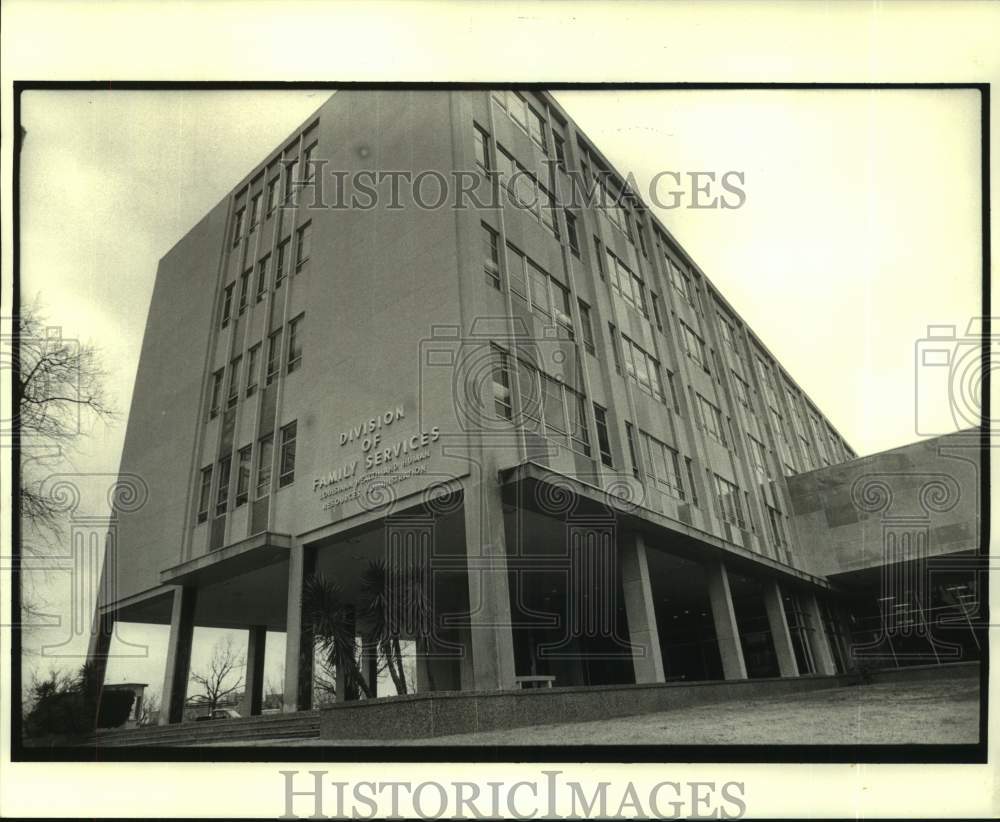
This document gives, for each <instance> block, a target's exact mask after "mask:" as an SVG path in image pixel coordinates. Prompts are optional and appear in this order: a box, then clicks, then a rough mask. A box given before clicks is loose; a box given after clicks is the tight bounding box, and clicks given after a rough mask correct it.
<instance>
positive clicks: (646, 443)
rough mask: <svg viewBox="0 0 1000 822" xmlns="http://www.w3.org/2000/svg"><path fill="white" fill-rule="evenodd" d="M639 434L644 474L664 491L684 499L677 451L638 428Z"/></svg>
mask: <svg viewBox="0 0 1000 822" xmlns="http://www.w3.org/2000/svg"><path fill="white" fill-rule="evenodd" d="M639 436H640V438H641V441H642V449H643V451H642V455H643V456H644V457H645V458H646V460H645V468H646V476H648V477H649V478H650V479H652V480H653V482H654V483H656V484H657V485H659V486H660V487H661V488H662V490H664V491H666V493H668V494H670V495H671V496H674V497H677V499H681V500H682V499H684V485H683V484H682V482H681V469H680V460H679V458H678V455H677V452H676V451H675V450H674V449H673V448H671V447H670V446H669V445H667V444H666V443H663V442H660V441H659V440H658V439H656V437H653V436H651V435H649V434H647V433H646V432H645V431H641V430H640V432H639Z"/></svg>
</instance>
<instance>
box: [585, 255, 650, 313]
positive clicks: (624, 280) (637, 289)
mask: <svg viewBox="0 0 1000 822" xmlns="http://www.w3.org/2000/svg"><path fill="white" fill-rule="evenodd" d="M594 244H595V248H596V249H597V270H598V273H599V274H600V275H601V278H602V279H603V278H604V277H605V276H607V277H608V280H609V281H610V283H611V287H612V288H613V289H614V290H615V291H617V292H618V294H619V296H621V298H622V299H623V300H625V302H627V303H628V304H629V305H631V306H632V307H633V308H634V309H635V310H636V311H638V312H639V313H640V314H642V316H644V317H649V312H648V311H647V309H646V294H645V287H644V286H643V282H642V280H641V279H640V277H639V275H638V274H636V273H635V272H634V271H633V270H632V269H631V268H629V267H628V266H627V265H625V263H624V262H622V260H620V259H619V258H618V257H617V256H616V255H615V253H614V252H613V251H611V249H610V248H605V249H604V252H605V253H604V260H602V259H601V241H600V240H598V239H597V238H596V237H595V238H594Z"/></svg>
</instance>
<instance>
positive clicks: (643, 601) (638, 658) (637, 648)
mask: <svg viewBox="0 0 1000 822" xmlns="http://www.w3.org/2000/svg"><path fill="white" fill-rule="evenodd" d="M621 557H622V591H623V593H624V595H625V612H626V614H627V616H628V632H629V641H630V642H631V643H632V664H633V665H634V667H635V682H636V684H637V685H641V684H645V683H648V682H666V677H665V676H664V673H663V654H662V652H661V650H660V632H659V630H658V628H657V626H656V610H655V608H654V606H653V588H652V585H651V583H650V581H649V564H648V562H647V560H646V541H645V539H644V538H643V536H642V534H631V535H628V536H626V538H625V539H624V540H623V545H622V550H621Z"/></svg>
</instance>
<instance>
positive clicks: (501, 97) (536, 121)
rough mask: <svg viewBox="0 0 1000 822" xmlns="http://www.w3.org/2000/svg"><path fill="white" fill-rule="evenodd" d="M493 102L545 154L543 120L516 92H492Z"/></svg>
mask: <svg viewBox="0 0 1000 822" xmlns="http://www.w3.org/2000/svg"><path fill="white" fill-rule="evenodd" d="M490 96H491V97H492V98H493V101H494V102H495V103H496V104H497V105H499V106H500V108H502V109H503V110H504V111H506V112H507V114H508V115H509V116H510V118H511V119H512V120H513V121H514V122H515V123H517V125H518V126H519V127H520V128H521V130H522V131H523V132H524V133H525V134H527V135H528V136H529V137H531V139H532V140H533V141H534V142H535V144H536V145H537V146H538V147H539V148H540V149H541V150H542V151H543V152H545V151H546V149H545V120H544V119H543V118H542V117H541V115H540V114H538V112H536V111H535V110H534V109H533V108H532V107H531V106H530V105H529V104H528V102H527V101H526V100H525V99H524V98H523V97H522V96H521V95H520V94H519V93H518V92H516V91H511V90H507V91H493V92H491V93H490Z"/></svg>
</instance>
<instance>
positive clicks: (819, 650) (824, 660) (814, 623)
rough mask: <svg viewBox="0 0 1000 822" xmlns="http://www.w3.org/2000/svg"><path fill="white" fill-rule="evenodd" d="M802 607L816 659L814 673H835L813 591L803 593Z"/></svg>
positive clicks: (828, 641)
mask: <svg viewBox="0 0 1000 822" xmlns="http://www.w3.org/2000/svg"><path fill="white" fill-rule="evenodd" d="M802 607H803V609H804V610H805V617H806V619H807V620H809V627H810V628H812V630H811V631H809V632H808V634H809V644H810V647H812V652H813V659H814V660H815V661H816V673H818V674H827V675H830V676H832V675H833V674H836V673H837V665H836V663H834V661H833V652H832V651H831V650H830V640H829V638H828V637H827V635H826V626H825V625H824V624H823V614H822V612H821V611H820V609H819V601H818V600H817V599H816V595H815V594H813V593H808V594H805V595H803V597H802Z"/></svg>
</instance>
